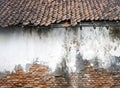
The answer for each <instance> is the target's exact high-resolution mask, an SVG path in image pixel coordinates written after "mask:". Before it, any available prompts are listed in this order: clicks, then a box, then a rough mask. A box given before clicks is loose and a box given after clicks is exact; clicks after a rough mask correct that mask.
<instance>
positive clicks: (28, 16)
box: [0, 0, 120, 27]
mask: <svg viewBox="0 0 120 88" xmlns="http://www.w3.org/2000/svg"><path fill="white" fill-rule="evenodd" d="M68 20H69V21H70V25H71V26H75V25H76V24H77V23H79V22H81V21H92V20H96V21H98V20H110V21H111V20H114V21H117V20H120V1H119V0H3V1H0V26H3V27H4V26H10V25H17V24H19V23H20V24H23V25H29V24H33V25H35V26H36V25H41V26H48V25H51V24H52V23H59V22H62V21H68Z"/></svg>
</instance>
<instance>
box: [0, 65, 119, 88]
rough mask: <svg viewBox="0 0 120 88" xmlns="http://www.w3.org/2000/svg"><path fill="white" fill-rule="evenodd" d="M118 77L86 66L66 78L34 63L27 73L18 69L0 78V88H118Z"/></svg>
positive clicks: (103, 70)
mask: <svg viewBox="0 0 120 88" xmlns="http://www.w3.org/2000/svg"><path fill="white" fill-rule="evenodd" d="M119 78H120V74H111V73H109V72H108V71H106V70H105V69H94V68H93V67H86V68H85V69H84V70H83V71H82V72H80V73H71V74H70V75H69V80H66V78H64V77H63V76H58V77H55V76H53V75H52V74H51V73H50V72H49V71H48V68H47V67H45V66H42V65H38V64H34V65H33V66H32V67H31V68H30V69H29V72H28V73H24V72H23V71H22V70H20V69H19V70H17V71H16V72H15V73H12V74H10V75H8V76H5V77H3V78H2V79H0V88H120V79H119Z"/></svg>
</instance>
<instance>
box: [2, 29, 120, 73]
mask: <svg viewBox="0 0 120 88" xmlns="http://www.w3.org/2000/svg"><path fill="white" fill-rule="evenodd" d="M11 30H12V29H10V30H5V29H1V30H0V71H4V70H5V69H6V70H10V71H12V70H13V69H14V66H15V65H17V64H21V65H22V66H23V67H25V65H26V63H32V61H33V59H35V58H39V61H43V62H44V64H47V65H48V66H49V67H50V68H52V70H53V71H54V69H55V67H56V64H57V63H59V62H60V61H61V60H62V58H66V59H67V65H68V66H69V69H70V70H71V71H75V69H76V68H75V67H76V64H75V61H76V53H79V52H80V54H81V55H82V57H83V59H87V60H92V59H94V58H95V57H98V58H99V59H100V60H101V67H104V68H108V67H109V65H110V59H111V56H118V57H119V56H120V41H119V39H114V41H113V40H112V38H111V37H110V35H109V30H107V29H106V28H105V27H96V29H94V28H93V27H83V28H82V30H80V28H77V29H72V30H71V29H68V30H65V29H64V28H57V29H53V30H51V31H49V32H48V33H46V34H44V33H41V34H39V33H37V32H36V31H35V30H33V31H32V33H30V32H24V31H22V28H14V29H13V30H14V31H13V30H12V31H11ZM65 47H66V48H65Z"/></svg>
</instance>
